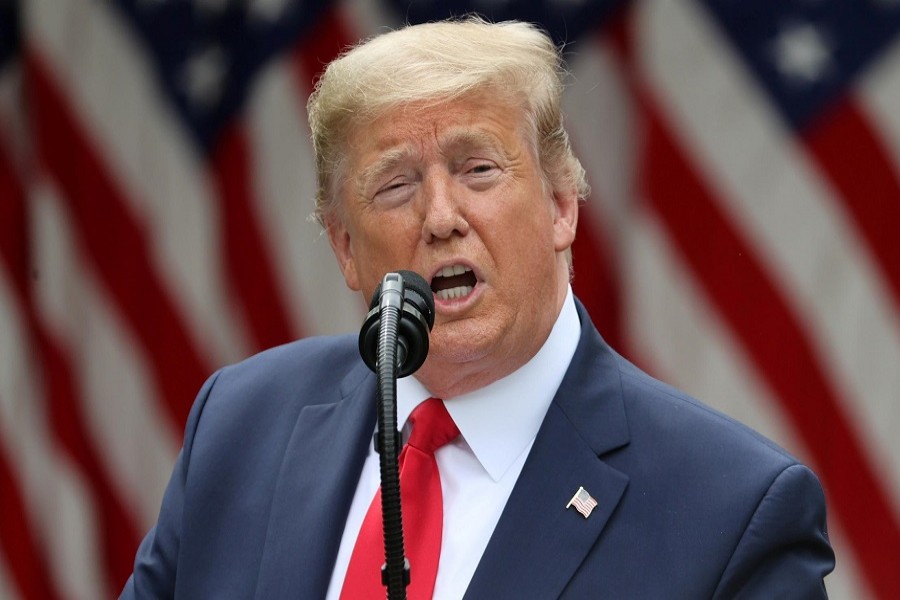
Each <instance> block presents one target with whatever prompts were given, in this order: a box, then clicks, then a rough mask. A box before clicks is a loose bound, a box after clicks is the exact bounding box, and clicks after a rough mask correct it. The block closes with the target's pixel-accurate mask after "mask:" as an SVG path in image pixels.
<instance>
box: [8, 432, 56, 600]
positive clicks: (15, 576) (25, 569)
mask: <svg viewBox="0 0 900 600" xmlns="http://www.w3.org/2000/svg"><path fill="white" fill-rule="evenodd" d="M0 490H3V493H2V494H0V551H2V555H3V556H4V562H5V563H6V566H7V567H8V569H9V572H10V575H11V576H12V580H13V583H14V584H15V586H16V588H17V589H18V592H19V594H20V595H21V596H22V598H24V600H55V599H56V598H59V597H60V595H59V594H58V593H57V592H56V590H55V589H54V588H53V584H52V582H51V579H50V576H49V571H48V569H47V565H46V563H45V559H44V555H43V554H42V552H41V551H39V550H38V543H37V541H36V539H35V537H34V536H33V535H32V533H31V531H30V530H29V528H28V514H27V511H26V510H25V503H24V502H23V500H22V496H21V494H20V492H19V489H18V487H17V485H16V481H15V479H14V478H13V475H12V470H11V469H10V467H9V464H8V463H7V460H6V457H5V456H4V455H3V451H2V449H0Z"/></svg>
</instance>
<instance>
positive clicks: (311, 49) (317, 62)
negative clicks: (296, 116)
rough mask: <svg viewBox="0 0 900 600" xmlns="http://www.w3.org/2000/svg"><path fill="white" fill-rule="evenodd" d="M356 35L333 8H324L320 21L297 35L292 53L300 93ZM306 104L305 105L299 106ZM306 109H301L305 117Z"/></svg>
mask: <svg viewBox="0 0 900 600" xmlns="http://www.w3.org/2000/svg"><path fill="white" fill-rule="evenodd" d="M356 40H357V38H356V37H355V36H354V35H352V34H351V33H350V31H349V30H348V29H347V27H346V25H345V24H344V22H343V20H341V18H340V15H339V14H338V11H337V10H335V9H330V10H326V11H325V12H324V13H323V14H322V16H321V17H320V18H319V22H318V23H316V26H315V27H313V28H312V30H310V31H309V32H308V33H307V34H306V35H304V36H303V37H301V38H300V39H299V43H298V44H297V45H296V46H295V47H294V51H293V55H292V57H291V59H292V61H291V62H292V64H293V66H294V74H295V76H296V78H297V84H298V85H299V86H300V90H302V93H303V94H309V93H310V92H311V91H312V86H313V82H314V81H315V80H316V79H318V78H319V75H320V74H321V73H322V71H324V70H325V67H326V66H327V65H328V63H330V62H331V61H332V60H334V59H335V58H337V56H338V54H340V53H341V51H342V50H343V49H344V48H346V47H347V46H349V45H350V44H353V43H355V42H356ZM301 108H305V107H301ZM305 116H306V112H305V110H304V118H305Z"/></svg>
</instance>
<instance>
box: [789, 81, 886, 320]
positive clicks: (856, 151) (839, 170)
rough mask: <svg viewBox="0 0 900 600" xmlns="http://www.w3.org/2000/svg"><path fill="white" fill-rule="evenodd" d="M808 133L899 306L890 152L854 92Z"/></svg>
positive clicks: (811, 146)
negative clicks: (850, 157)
mask: <svg viewBox="0 0 900 600" xmlns="http://www.w3.org/2000/svg"><path fill="white" fill-rule="evenodd" d="M803 137H804V138H805V140H806V144H807V148H809V150H810V152H811V154H812V156H813V157H814V158H815V159H816V160H817V161H818V163H819V166H820V168H821V175H822V177H824V178H825V179H827V180H828V181H830V182H831V183H832V185H834V186H835V188H836V189H837V190H838V191H839V192H840V200H841V204H842V207H843V209H844V210H845V211H846V213H847V214H848V215H850V217H851V218H852V220H853V221H854V223H855V224H856V227H857V230H858V231H859V232H860V233H861V235H862V236H863V238H864V240H865V243H866V244H867V246H868V248H869V251H870V252H871V253H872V255H873V256H874V258H875V262H876V263H877V264H878V266H879V267H880V269H881V271H882V273H883V275H884V280H885V282H886V284H887V286H888V287H889V288H890V290H891V292H892V294H893V301H894V304H895V305H896V307H897V310H900V251H898V249H897V224H898V223H900V179H898V176H897V171H896V170H895V167H894V165H893V164H892V163H891V161H890V160H889V158H888V157H889V156H890V154H889V152H888V151H887V150H886V148H884V147H883V146H882V144H881V142H880V141H879V139H878V135H877V134H876V132H875V131H874V130H873V128H872V126H871V124H870V122H869V120H868V119H867V118H866V117H865V116H864V114H863V113H862V112H861V111H860V109H859V106H857V104H856V102H855V101H854V100H853V98H852V97H851V96H848V97H846V98H844V99H843V100H842V101H840V102H838V103H837V104H836V105H835V106H834V107H832V108H831V109H829V111H828V112H827V113H826V114H825V115H823V116H822V117H820V119H818V120H817V121H816V122H815V123H814V124H813V126H811V127H809V128H808V129H807V131H806V132H805V133H804V134H803ZM848 156H853V157H854V160H852V161H851V160H848Z"/></svg>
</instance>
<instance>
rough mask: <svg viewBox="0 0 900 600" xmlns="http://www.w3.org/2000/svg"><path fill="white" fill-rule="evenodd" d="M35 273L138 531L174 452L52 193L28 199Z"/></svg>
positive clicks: (152, 517)
mask: <svg viewBox="0 0 900 600" xmlns="http://www.w3.org/2000/svg"><path fill="white" fill-rule="evenodd" d="M33 199H34V208H35V210H34V215H33V217H34V236H33V239H34V244H35V267H36V268H37V270H38V272H39V273H40V279H39V280H38V284H37V289H36V303H37V305H38V308H39V311H40V314H41V315H42V317H43V319H44V320H45V322H47V323H48V326H49V327H50V329H51V330H52V331H53V332H54V334H55V335H56V337H57V338H58V339H59V343H60V346H61V347H63V348H64V349H65V350H66V351H67V354H68V355H69V356H70V357H71V364H72V366H73V369H74V370H75V373H76V377H77V383H78V384H79V392H80V397H81V399H82V400H83V405H82V413H83V415H84V417H85V421H86V426H87V428H88V434H89V436H90V437H91V439H92V441H93V442H94V444H95V447H96V449H97V453H98V455H99V457H100V459H101V460H102V461H103V463H104V466H105V469H106V471H107V472H108V473H109V474H110V475H111V476H110V479H111V480H112V484H113V486H114V487H115V489H116V491H117V495H118V496H119V497H120V498H122V499H123V501H124V502H123V503H124V505H125V506H126V508H127V509H130V510H129V513H130V514H132V515H135V516H136V517H137V518H138V519H139V522H138V523H136V525H137V527H139V528H140V529H149V528H150V526H152V524H153V523H154V522H155V521H156V516H157V514H158V512H159V504H160V501H161V499H162V494H163V491H164V488H165V485H166V482H167V481H168V477H169V474H170V472H171V469H172V465H173V464H174V462H175V457H176V454H177V450H178V447H179V446H180V443H179V438H178V437H177V432H176V431H175V430H174V428H173V427H171V426H169V421H168V419H167V416H166V415H165V413H164V411H163V407H162V405H161V401H160V399H159V398H158V397H157V396H156V394H157V391H158V390H157V389H155V388H154V387H153V385H152V378H151V376H150V374H149V373H148V371H147V366H146V365H147V362H146V357H145V356H143V355H142V353H141V352H140V347H139V346H138V345H137V344H136V342H135V341H134V340H133V339H130V337H129V335H128V333H127V331H128V330H127V328H126V327H124V325H123V324H122V323H121V322H120V320H119V319H118V317H117V315H118V312H117V311H116V309H115V308H114V307H113V306H110V304H109V302H108V300H107V299H106V298H104V297H103V295H102V294H101V293H100V292H99V288H98V285H97V282H96V281H95V279H94V275H93V273H92V272H91V271H90V269H88V268H86V266H85V264H84V258H83V256H82V254H81V252H80V248H79V247H78V245H77V244H76V242H75V240H74V239H73V233H72V232H71V231H70V227H69V223H70V219H69V215H67V214H66V211H65V210H64V208H63V206H64V205H63V203H62V201H60V200H59V199H58V198H57V196H56V193H55V191H54V190H52V189H51V188H50V187H49V186H47V187H43V188H41V189H40V191H39V192H38V191H37V190H36V192H35V194H34V196H33Z"/></svg>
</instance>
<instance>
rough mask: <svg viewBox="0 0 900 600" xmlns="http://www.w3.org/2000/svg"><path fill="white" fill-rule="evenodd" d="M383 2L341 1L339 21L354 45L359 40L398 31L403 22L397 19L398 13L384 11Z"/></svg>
mask: <svg viewBox="0 0 900 600" xmlns="http://www.w3.org/2000/svg"><path fill="white" fill-rule="evenodd" d="M386 4H387V3H385V2H372V0H341V1H340V2H339V3H338V13H339V16H340V19H341V21H343V22H344V23H346V25H347V29H348V30H349V32H350V34H351V36H352V39H350V40H349V41H350V42H352V43H355V42H356V41H357V40H356V38H359V39H361V40H362V39H368V38H370V37H373V36H376V35H378V34H380V33H385V32H387V31H389V30H393V29H399V28H400V27H402V26H403V21H402V20H400V18H398V14H397V13H398V11H396V10H386V9H385V8H384V7H385V5H386Z"/></svg>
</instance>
